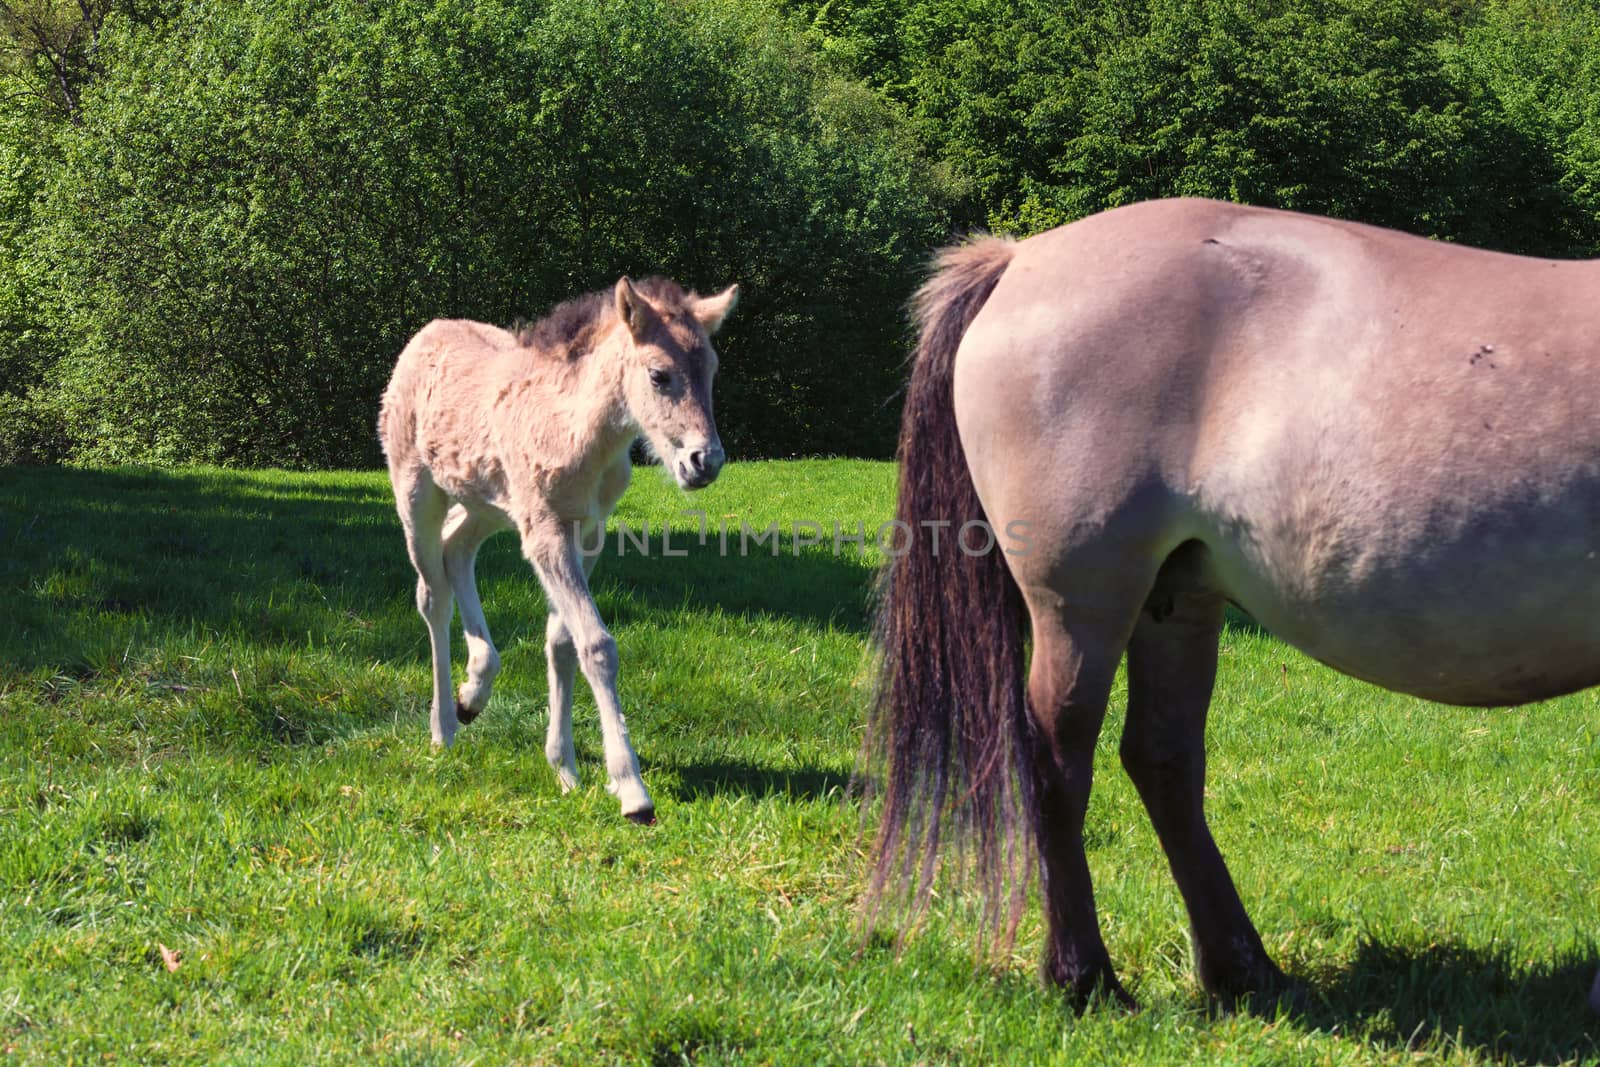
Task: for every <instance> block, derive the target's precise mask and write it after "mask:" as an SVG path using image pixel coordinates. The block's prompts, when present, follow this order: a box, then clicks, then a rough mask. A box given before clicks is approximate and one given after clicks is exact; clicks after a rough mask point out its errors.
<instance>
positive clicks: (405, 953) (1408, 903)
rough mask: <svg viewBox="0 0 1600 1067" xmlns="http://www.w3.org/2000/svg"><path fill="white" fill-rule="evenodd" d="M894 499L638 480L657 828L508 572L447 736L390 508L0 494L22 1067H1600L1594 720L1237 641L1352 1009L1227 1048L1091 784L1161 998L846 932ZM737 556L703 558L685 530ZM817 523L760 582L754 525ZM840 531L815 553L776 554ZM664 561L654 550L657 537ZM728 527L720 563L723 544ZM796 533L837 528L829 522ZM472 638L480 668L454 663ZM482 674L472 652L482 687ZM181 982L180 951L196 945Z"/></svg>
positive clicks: (1287, 936) (1267, 887)
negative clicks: (864, 547) (1592, 990)
mask: <svg viewBox="0 0 1600 1067" xmlns="http://www.w3.org/2000/svg"><path fill="white" fill-rule="evenodd" d="M892 495H893V471H892V468H891V467H889V466H888V465H886V464H873V463H859V462H849V461H827V462H821V461H818V462H806V463H772V464H734V465H732V466H730V467H729V468H728V470H727V472H726V473H725V475H724V476H723V478H722V479H721V480H720V481H719V482H718V483H717V485H716V486H714V487H712V488H711V489H709V490H707V491H706V492H704V493H701V494H697V495H694V496H688V495H685V494H682V493H680V492H679V491H677V490H676V489H674V488H672V487H670V486H669V485H668V484H666V483H665V482H664V481H663V480H662V479H661V478H660V477H658V476H657V475H656V473H655V472H653V471H650V470H643V471H641V472H639V474H638V476H637V477H636V485H635V486H634V488H633V489H632V490H630V493H629V495H628V497H627V498H626V499H625V502H624V505H623V508H622V509H621V511H620V512H619V516H618V518H619V520H620V521H622V522H626V523H628V524H629V525H630V526H631V527H632V528H633V529H635V530H638V529H641V528H642V527H643V525H644V524H645V523H646V522H649V523H650V525H651V529H652V533H653V535H654V541H653V544H652V551H651V553H650V554H649V555H648V556H644V555H641V554H640V553H639V552H637V551H635V550H634V549H633V548H632V547H631V546H629V547H628V549H627V552H626V554H625V555H622V556H621V557H617V556H616V554H615V551H616V545H615V543H614V542H613V544H612V548H611V555H610V556H609V558H606V559H604V560H602V561H601V563H600V566H599V569H598V571H597V574H596V580H595V586H596V592H597V597H598V600H599V603H600V608H601V611H602V613H603V614H604V615H605V617H606V618H607V620H608V621H609V622H610V623H611V625H612V627H613V629H614V631H615V632H616V635H617V638H618V641H619V644H620V647H621V657H622V682H621V688H622V695H623V700H624V704H625V707H626V709H627V711H628V715H629V723H630V727H631V729H632V732H633V735H634V740H635V744H636V746H637V747H638V749H639V752H640V755H641V759H642V762H643V765H644V773H645V778H646V781H647V782H648V784H649V785H650V787H651V789H652V791H653V792H654V794H655V796H656V800H657V804H658V814H659V816H660V821H659V823H658V825H656V826H655V827H653V828H650V829H640V828H638V827H635V826H632V825H631V824H629V823H627V822H625V821H623V820H622V819H621V818H620V817H619V815H618V812H617V808H616V803H615V801H614V800H613V799H612V798H611V797H609V796H608V795H607V794H606V793H605V791H604V789H603V788H602V786H601V784H600V780H601V778H602V776H603V772H602V769H601V767H600V763H599V735H598V729H597V727H596V725H595V722H594V716H593V714H592V707H593V705H592V703H591V702H590V701H589V699H588V693H587V691H586V689H584V688H583V687H582V686H581V685H580V687H579V701H578V716H577V721H578V730H577V740H578V749H579V768H580V771H581V772H583V774H584V776H585V778H584V785H583V788H582V789H581V790H580V791H579V792H577V793H575V794H573V795H571V796H567V797H561V796H559V795H558V793H557V789H556V786H555V782H554V779H553V776H552V775H551V773H550V771H549V768H548V767H547V766H546V764H545V762H544V757H543V753H542V731H543V725H544V719H543V703H544V698H545V682H544V664H543V652H542V640H543V630H544V624H543V606H542V599H541V597H540V594H539V592H538V589H537V586H536V584H535V583H534V581H533V578H532V575H531V573H530V572H529V570H528V568H527V567H526V565H525V564H524V563H523V562H522V560H521V559H520V556H519V555H518V551H517V546H516V544H515V542H514V540H513V539H512V538H510V537H509V536H504V537H502V538H499V539H497V540H496V541H493V542H491V543H490V545H488V546H487V547H486V548H485V551H484V554H483V557H482V560H481V563H480V568H479V574H480V584H481V587H482V590H483V599H484V603H485V606H486V609H487V613H488V617H489V621H490V624H491V627H492V628H493V629H494V631H495V635H496V639H497V641H498V643H499V645H500V647H501V649H502V653H503V655H504V659H505V664H504V670H503V672H502V675H501V679H500V682H499V685H498V687H497V689H496V693H495V697H494V701H493V703H492V704H491V706H490V709H489V711H488V712H487V713H486V714H485V715H484V717H483V718H482V719H480V720H478V721H477V722H475V723H474V724H472V725H471V726H470V727H468V728H466V729H465V730H464V731H463V733H462V734H461V736H460V738H459V740H458V742H457V744H456V746H455V747H454V748H453V749H452V750H450V751H449V752H446V753H435V752H433V751H432V750H431V749H430V747H429V745H428V734H427V725H426V716H427V709H426V700H427V693H428V678H427V640H426V633H425V631H424V628H423V626H422V623H421V620H420V619H419V618H418V617H417V616H416V613H415V611H414V609H413V607H412V585H413V578H412V574H411V571H410V568H409V565H408V564H407V562H406V560H405V555H404V551H403V548H402V544H401V540H400V534H399V528H398V523H397V522H396V520H395V518H394V515H393V510H392V507H391V505H390V502H389V499H388V487H387V484H386V483H385V481H384V479H383V478H382V476H381V475H377V474H368V473H356V474H332V475H329V474H321V475H291V474H283V473H274V472H260V473H242V472H225V471H196V472H183V473H157V472H146V471H112V472H91V471H18V470H0V593H3V595H4V598H5V604H6V610H5V612H4V615H3V617H0V901H3V910H0V1054H4V1055H12V1056H15V1057H17V1058H18V1059H20V1060H26V1061H31V1062H41V1063H58V1062H68V1061H72V1060H76V1061H80V1062H82V1061H88V1060H95V1061H97V1062H99V1061H102V1060H107V1059H110V1060H118V1059H120V1060H127V1061H141V1062H150V1061H178V1060H182V1061H191V1062H204V1063H211V1062H218V1061H224V1060H229V1061H240V1062H254V1061H268V1062H284V1063H303V1062H308V1061H310V1060H312V1059H314V1058H320V1059H335V1060H345V1061H356V1062H406V1063H427V1062H439V1063H457V1062H484V1063H491V1062H504V1061H517V1062H540V1063H542V1062H553V1063H594V1062H609V1061H624V1062H648V1063H677V1062H700V1063H715V1062H756V1063H759V1062H773V1063H804V1064H812V1063H852V1064H853V1063H863V1062H879V1061H882V1062H897V1063H898V1062H906V1063H910V1062H945V1061H952V1060H961V1061H966V1062H974V1063H987V1062H1002V1061H1004V1062H1015V1063H1034V1062H1052V1061H1056V1062H1107V1061H1116V1062H1140V1063H1143V1062H1168V1063H1191V1062H1281V1063H1299V1062H1332V1063H1370V1062H1397V1063H1398V1062H1413V1061H1415V1060H1423V1061H1428V1062H1486V1061H1495V1060H1510V1061H1513V1062H1535V1061H1537V1062H1545V1061H1562V1060H1587V1061H1591V1062H1593V1061H1597V1060H1600V1030H1597V1028H1596V1026H1595V1025H1594V1024H1593V1023H1592V1022H1590V1021H1588V1020H1587V1019H1586V1017H1585V1016H1584V1014H1583V1009H1582V1002H1583V994H1584V992H1585V990H1586V989H1587V986H1588V982H1589V980H1590V978H1591V976H1592V971H1593V966H1594V963H1595V954H1596V944H1597V940H1600V698H1597V696H1596V694H1594V693H1588V694H1581V695H1578V696H1575V697H1570V698H1566V699H1564V700H1559V701H1553V702H1551V703H1548V704H1544V705H1538V706H1534V707H1531V708H1526V709H1513V710H1493V711H1481V710H1461V709H1451V708H1443V707H1438V706H1435V705H1428V704H1423V703H1420V702H1417V701H1414V700H1409V699H1405V698H1401V697H1396V696H1391V695H1388V694H1385V693H1382V692H1379V691H1377V690H1374V689H1372V688H1371V687H1368V686H1364V685H1362V684H1360V683H1357V682H1353V681H1350V680H1348V679H1344V678H1341V677H1340V676H1338V675H1335V674H1333V673H1332V672H1330V671H1328V670H1326V669H1324V668H1322V667H1320V666H1318V665H1316V664H1314V663H1312V662H1310V661H1308V660H1306V659H1305V658H1304V657H1302V656H1300V655H1298V654H1297V653H1295V652H1293V651H1292V650H1289V649H1287V648H1286V647H1285V646H1283V645H1281V644H1279V643H1278V642H1276V641H1275V640H1273V639H1272V638H1270V637H1268V636H1266V635H1263V634H1260V633H1258V632H1256V631H1255V630H1254V629H1253V628H1251V627H1249V626H1248V625H1245V624H1243V623H1242V622H1241V623H1240V624H1239V625H1235V626H1233V627H1231V628H1230V629H1229V631H1228V632H1227V634H1226V636H1225V641H1224V646H1225V647H1224V655H1223V663H1222V670H1221V678H1220V681H1219V686H1218V695H1217V700H1216V702H1215V705H1214V707H1213V712H1212V718H1211V729H1210V742H1211V776H1210V790H1209V801H1208V810H1209V811H1210V813H1211V817H1212V821H1213V825H1214V827H1215V830H1216V833H1217V837H1218V839H1219V841H1220V842H1221V844H1222V846H1223V848H1224V850H1225V852H1226V853H1227V854H1228V856H1229V858H1230V861H1231V863H1232V866H1233V869H1234V874H1235V876H1236V878H1237V880H1238V882H1239V886H1240V891H1241V893H1242V895H1243V896H1244V898H1245V900H1246V902H1247V904H1248V905H1249V906H1250V908H1251V910H1252V913H1253V915H1254V917H1255V919H1256V921H1257V923H1258V925H1259V926H1260V928H1261V930H1262V934H1263V937H1264V938H1265V939H1266V941H1267V945H1268V948H1269V950H1271V951H1272V952H1273V953H1274V954H1275V955H1276V956H1277V957H1278V959H1279V960H1280V962H1282V963H1283V964H1284V965H1285V967H1286V968H1287V969H1288V970H1290V971H1291V972H1292V973H1295V974H1297V975H1299V976H1301V977H1303V978H1306V979H1308V980H1310V981H1311V982H1312V983H1313V984H1314V985H1315V987H1316V988H1317V990H1318V992H1319V999H1318V1000H1317V1001H1316V1002H1315V1003H1313V1004H1312V1005H1311V1006H1309V1007H1307V1008H1304V1009H1302V1010H1299V1011H1297V1012H1295V1013H1293V1014H1289V1015H1285V1016H1283V1017H1281V1018H1276V1019H1273V1018H1266V1019H1263V1018H1259V1017H1255V1016H1249V1015H1243V1016H1226V1015H1218V1014H1215V1013H1214V1012H1212V1011H1211V1010H1210V1009H1209V1007H1208V1006H1207V1004H1206V1003H1205V1001H1204V1000H1203V999H1202V998H1201V997H1200V995H1199V993H1198V991H1197V989H1196V986H1195V982H1194V979H1193V977H1192V974H1191V966H1190V957H1189V949H1188V944H1187V938H1186V934H1185V930H1184V918H1183V913H1182V909H1181V905H1180V903H1179V901H1178V897H1177V893H1176V891H1175V889H1174V888H1173V886H1172V883H1171V878H1170V876H1169V875H1168V873H1167V871H1166V867H1165V862H1164V860H1163V858H1162V856H1161V853H1160V849H1159V847H1158V846H1157V844H1156V842H1155V838H1154V834H1153V832H1152V831H1151V830H1150V828H1149V824H1148V822H1147V820H1146V819H1145V817H1144V814H1143V811H1142V809H1141V808H1140V806H1139V804H1138V801H1137V798H1136V796H1135V795H1134V792H1133V789H1132V787H1131V786H1130V785H1129V783H1128V782H1127V780H1126V778H1125V776H1124V775H1123V774H1122V772H1121V770H1120V768H1119V767H1118V766H1117V762H1116V758H1115V743H1116V738H1117V734H1118V732H1119V730H1120V710H1121V709H1120V704H1121V692H1120V691H1119V693H1118V697H1117V700H1116V701H1114V704H1113V709H1112V714H1111V716H1110V718H1109V719H1108V723H1107V728H1106V731H1105V734H1104V736H1103V738H1102V742H1101V747H1100V751H1099V766H1098V779H1097V783H1096V792H1095V796H1094V801H1093V804H1092V808H1091V812H1090V828H1089V831H1088V837H1089V844H1090V862H1091V865H1092V866H1093V869H1094V872H1095V876H1096V886H1097V892H1098V895H1099V903H1100V907H1101V913H1102V918H1103V922H1104V926H1105V930H1106V937H1107V940H1108V943H1109V944H1110V947H1111V951H1112V955H1113V958H1114V960H1115V961H1116V963H1117V965H1118V967H1119V970H1120V972H1121V973H1122V975H1123V976H1124V978H1125V979H1126V980H1127V981H1128V983H1129V985H1130V987H1131V988H1132V989H1133V991H1134V992H1135V993H1136V995H1138V996H1139V997H1140V998H1141V1000H1142V1001H1143V1002H1144V1003H1145V1005H1146V1010H1145V1011H1144V1012H1142V1013H1140V1014H1138V1015H1131V1016H1130V1015H1125V1014H1122V1013H1119V1012H1115V1011H1109V1010H1102V1011H1099V1012H1096V1013H1092V1014H1090V1015H1088V1016H1086V1017H1084V1018H1083V1019H1074V1018H1073V1017H1072V1016H1071V1015H1070V1014H1068V1013H1067V1012H1066V1011H1065V1010H1064V1009H1063V1008H1062V1006H1061V1004H1060V1003H1059V1001H1058V1000H1057V998H1056V997H1055V996H1054V994H1053V993H1051V992H1050V991H1048V990H1046V989H1044V988H1042V987H1041V986H1040V985H1039V984H1038V983H1037V981H1036V980H1035V977H1034V959H1035V957H1036V955H1037V953H1038V945H1039V940H1038V939H1039V929H1038V918H1037V915H1036V914H1035V915H1034V916H1033V917H1032V918H1031V919H1030V922H1029V923H1028V924H1027V926H1026V928H1025V929H1024V931H1023V933H1022V936H1021V939H1020V941H1019V944H1018V945H1017V947H1016V950H1015V954H1014V956H1013V957H1012V958H1011V959H1010V960H1009V961H1002V962H1001V963H1000V965H999V966H998V968H986V969H982V970H980V969H977V968H975V967H974V964H973V957H972V954H971V946H972V941H973V934H974V930H973V928H972V927H971V925H970V923H969V915H970V911H969V909H967V908H964V907H962V906H961V902H960V901H959V900H952V899H949V898H948V897H943V898H941V899H940V900H939V901H938V902H936V904H935V908H934V912H933V914H932V916H930V919H929V921H928V922H927V923H925V925H924V927H923V929H922V931H921V932H920V933H919V934H918V936H916V937H914V938H913V939H912V940H911V941H910V943H909V945H908V947H907V948H906V950H905V951H904V952H903V953H902V954H900V955H899V956H898V957H897V956H896V955H895V954H894V953H893V952H892V951H891V950H890V949H888V948H885V947H883V944H882V943H880V942H879V941H873V942H871V943H869V944H866V945H863V943H862V941H861V939H860V938H859V936H858V933H857V931H856V928H855V925H854V909H855V905H856V902H857V899H858V895H859V892H860V879H859V872H860V862H861V848H862V839H863V830H862V815H861V812H860V810H859V808H858V805H857V802H856V801H854V800H853V799H851V798H850V797H848V796H847V794H846V789H845V786H846V784H847V782H848V779H849V776H850V773H851V771H852V769H853V767H854V765H855V757H856V753H857V751H858V747H859V744H860V730H861V723H862V720H863V700H864V689H863V678H862V669H863V663H864V656H865V649H866V628H867V619H868V595H869V590H870V585H871V579H872V573H873V572H872V567H873V565H874V563H875V559H874V558H873V556H872V555H871V553H870V552H869V553H868V554H866V555H865V556H863V555H862V554H861V553H859V552H858V551H857V549H856V547H855V546H854V545H853V544H851V543H848V542H847V543H843V544H841V546H840V551H839V552H838V553H836V552H835V550H834V547H835V546H834V544H833V537H832V535H833V528H832V524H833V523H834V522H835V521H837V522H838V523H839V524H840V526H841V531H842V532H843V533H845V534H849V533H853V532H854V529H855V524H856V523H857V522H858V521H859V522H861V523H862V524H863V525H864V526H865V527H866V528H867V529H868V530H869V531H870V530H872V529H874V528H876V526H877V525H878V524H879V523H881V522H882V521H884V520H885V519H887V518H888V517H889V515H890V512H891V507H892ZM685 509H702V510H704V512H705V513H706V514H707V515H708V517H709V520H710V526H711V536H710V537H709V538H708V543H707V544H706V545H705V546H701V545H699V544H698V543H697V541H698V538H697V537H696V536H695V533H694V531H695V530H696V528H697V525H698V520H697V519H696V518H695V517H694V516H690V515H683V514H680V512H682V511H684V510H685ZM741 521H743V522H745V523H746V524H747V525H749V526H750V527H752V528H755V529H758V530H759V529H763V528H765V527H766V526H767V525H769V524H770V523H772V522H774V521H776V522H778V523H779V525H780V528H781V529H782V530H784V531H785V540H784V541H783V543H782V544H781V545H780V546H779V554H778V555H777V557H774V556H772V555H771V554H770V547H769V546H767V545H762V546H760V548H759V551H757V550H754V549H753V550H752V551H751V552H750V553H749V554H748V555H744V556H740V555H739V554H738V548H737V531H738V523H739V522H741ZM799 522H810V523H816V524H818V526H820V527H821V529H822V531H823V539H822V543H821V544H818V545H815V546H811V547H808V548H804V549H803V550H802V551H800V552H799V553H798V554H796V552H795V550H794V545H793V542H792V540H789V539H788V538H787V535H788V533H789V532H790V531H792V530H793V529H794V528H795V524H796V523H799ZM663 523H671V524H673V531H674V532H673V534H672V541H671V546H672V548H673V550H674V551H678V550H680V548H681V549H684V550H686V551H687V552H688V554H687V555H684V556H676V555H674V556H671V557H664V556H663V555H662V554H661V552H660V548H661V542H660V534H659V531H660V529H661V525H662V524H663ZM723 523H726V524H728V525H729V526H730V528H731V532H732V534H733V542H734V543H733V546H732V548H731V549H730V552H729V554H727V555H723V554H721V553H720V552H719V550H718V545H717V538H716V529H717V527H718V525H719V524H723ZM801 529H802V533H803V535H804V536H806V537H810V536H812V535H813V534H814V531H813V530H812V529H811V528H810V527H802V528H801ZM458 640H459V639H458ZM460 657H461V650H460V647H459V645H458V657H457V662H458V665H459V663H460ZM164 950H165V951H164Z"/></svg>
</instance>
